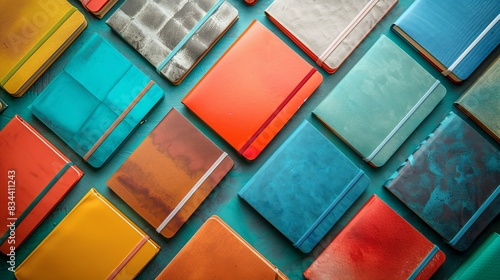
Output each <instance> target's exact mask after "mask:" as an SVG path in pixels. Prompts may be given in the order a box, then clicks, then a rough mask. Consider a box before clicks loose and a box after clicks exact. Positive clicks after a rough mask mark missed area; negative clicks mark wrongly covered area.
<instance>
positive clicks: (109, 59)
mask: <svg viewBox="0 0 500 280" xmlns="http://www.w3.org/2000/svg"><path fill="white" fill-rule="evenodd" d="M161 99H163V91H162V90H161V88H160V87H159V86H157V85H155V84H154V82H153V81H152V80H151V79H150V78H149V77H147V76H146V75H145V74H144V73H142V72H141V71H140V70H139V69H137V68H136V67H135V66H134V65H133V64H132V63H130V61H128V60H127V59H126V58H125V57H123V56H122V55H121V54H120V53H119V52H118V51H117V50H115V49H114V48H113V47H111V46H110V45H109V44H108V43H106V42H105V41H104V40H103V39H102V38H101V37H99V36H98V35H97V34H94V35H93V36H92V37H91V38H90V40H89V41H88V42H87V43H86V44H85V45H84V46H83V47H82V48H81V49H80V50H79V51H78V52H77V53H76V54H75V56H73V59H72V60H71V61H70V62H69V63H68V64H67V65H66V66H65V68H64V70H63V71H62V72H61V73H60V74H59V75H58V76H57V77H56V78H55V79H54V80H52V82H51V83H50V84H49V85H48V86H47V87H46V88H45V89H44V90H43V92H42V93H41V94H40V95H39V96H38V97H37V99H35V101H34V102H33V103H32V104H31V105H30V107H29V108H30V110H31V112H32V113H33V114H34V115H35V116H36V117H37V118H38V119H40V120H41V121H42V122H43V123H44V124H45V125H47V126H48V127H49V128H50V129H51V130H52V131H53V132H54V133H55V134H57V135H58V136H59V137H61V138H62V139H63V140H64V141H65V142H66V144H68V146H70V147H71V148H72V149H73V150H75V152H76V153H77V154H79V155H80V156H81V157H83V158H84V160H85V161H87V162H88V163H89V164H90V165H92V166H93V167H96V168H98V167H101V166H102V165H103V164H104V163H105V162H106V161H107V160H108V159H109V158H110V157H111V155H112V154H113V153H114V152H115V150H116V149H117V148H118V147H119V146H120V145H121V144H122V143H123V142H124V141H125V139H126V138H127V137H128V136H129V135H130V134H131V133H132V131H133V130H134V129H135V128H136V127H137V126H138V125H139V123H140V122H141V121H142V120H143V119H144V117H145V116H146V115H147V114H148V113H149V111H150V110H151V109H152V108H153V107H154V106H155V105H156V104H157V103H158V102H159V101H160V100H161ZM108 133H109V135H108ZM101 142H102V143H101ZM93 149H95V151H93Z"/></svg>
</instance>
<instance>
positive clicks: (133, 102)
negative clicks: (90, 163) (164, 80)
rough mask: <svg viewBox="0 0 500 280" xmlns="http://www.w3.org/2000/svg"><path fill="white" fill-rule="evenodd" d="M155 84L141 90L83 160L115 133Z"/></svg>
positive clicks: (151, 83)
mask: <svg viewBox="0 0 500 280" xmlns="http://www.w3.org/2000/svg"><path fill="white" fill-rule="evenodd" d="M154 84H155V82H153V81H149V83H148V84H147V85H146V86H145V87H144V88H143V89H142V90H141V92H140V93H139V94H138V95H137V96H136V97H135V98H134V100H132V102H130V104H129V105H128V106H127V108H125V110H123V112H122V113H121V114H120V115H119V116H118V118H116V120H115V121H114V122H113V123H112V124H111V125H110V126H109V127H108V129H107V130H106V131H105V132H104V133H103V134H102V135H101V137H100V138H99V139H98V140H97V141H96V142H95V143H94V145H93V146H92V148H90V150H89V151H88V152H87V153H86V154H85V156H83V160H84V161H87V160H88V159H89V158H90V157H91V156H92V154H93V153H94V152H95V151H96V150H97V148H99V146H101V144H102V143H103V142H104V140H106V138H108V136H109V135H110V134H111V132H113V130H114V129H115V128H116V127H117V126H118V124H120V122H121V121H122V120H123V119H124V118H125V117H126V116H127V114H128V113H129V112H130V111H131V110H132V109H133V108H134V106H135V105H136V104H137V103H138V102H139V100H141V98H142V97H143V96H144V95H145V94H146V92H148V90H149V89H150V88H151V87H152V86H153V85H154Z"/></svg>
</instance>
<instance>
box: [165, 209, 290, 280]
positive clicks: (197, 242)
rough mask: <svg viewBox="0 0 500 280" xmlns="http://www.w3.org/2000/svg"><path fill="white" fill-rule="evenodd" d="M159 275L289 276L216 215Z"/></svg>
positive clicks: (191, 277) (195, 276)
mask: <svg viewBox="0 0 500 280" xmlns="http://www.w3.org/2000/svg"><path fill="white" fill-rule="evenodd" d="M156 279H157V280H160V279H165V280H166V279H249V280H250V279H270V280H271V279H281V280H285V279H288V277H286V275H285V274H283V272H281V271H280V270H279V269H278V267H276V266H275V265H274V264H272V263H271V262H269V261H268V260H267V259H266V258H265V257H264V256H263V255H261V254H260V253H259V252H257V250H255V248H253V247H252V246H251V245H250V244H248V242H246V241H245V240H244V239H243V238H241V236H239V235H238V233H236V232H235V231H234V230H233V229H232V228H231V227H229V225H227V224H226V223H225V222H224V221H223V220H221V219H220V218H219V217H217V216H212V217H210V218H209V219H208V220H207V221H206V222H205V223H204V224H203V225H202V226H201V227H200V228H199V229H198V231H197V232H196V233H195V234H194V236H193V237H192V238H191V239H190V240H189V241H188V243H186V245H184V247H183V248H182V249H181V250H180V251H179V253H177V255H176V256H175V257H174V258H173V259H172V261H171V262H170V263H169V264H168V265H167V266H166V267H165V269H164V270H163V271H162V272H161V273H160V274H159V275H158V277H156Z"/></svg>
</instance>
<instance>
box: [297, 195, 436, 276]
mask: <svg viewBox="0 0 500 280" xmlns="http://www.w3.org/2000/svg"><path fill="white" fill-rule="evenodd" d="M445 258H446V256H445V255H444V253H443V252H442V251H441V250H440V249H439V248H438V247H437V246H436V245H434V244H432V243H431V242H430V241H429V240H428V239H427V238H426V237H425V236H423V235H422V234H421V233H420V232H418V231H417V230H416V229H415V228H414V227H413V226H412V225H410V224H409V223H408V222H407V221H405V219H403V217H401V216H400V215H399V214H398V213H396V211H394V210H393V209H392V208H391V207H389V206H388V205H387V204H386V203H385V202H384V201H383V200H381V199H380V198H379V197H377V196H376V195H373V196H372V197H371V198H370V199H369V200H368V201H367V202H366V203H365V205H364V206H363V207H362V208H361V209H360V210H359V211H358V212H357V213H356V214H355V216H354V217H353V218H352V219H351V220H350V221H349V223H347V225H346V226H345V227H344V228H343V229H342V230H341V231H340V233H339V234H338V235H337V236H336V237H335V238H334V239H333V240H332V242H331V243H330V244H329V245H328V246H327V247H326V248H325V250H324V251H323V252H322V253H321V254H320V255H319V256H318V257H317V258H316V259H315V260H314V261H313V263H312V264H311V265H310V266H309V267H308V268H307V269H306V270H305V271H304V277H305V278H306V279H309V280H313V279H387V280H390V279H429V278H430V277H431V276H432V274H434V272H436V270H437V269H438V268H439V267H440V266H441V265H442V264H443V263H444V261H445Z"/></svg>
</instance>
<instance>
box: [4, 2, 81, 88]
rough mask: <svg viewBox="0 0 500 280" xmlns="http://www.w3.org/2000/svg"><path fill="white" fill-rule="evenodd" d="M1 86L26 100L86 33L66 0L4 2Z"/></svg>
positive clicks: (78, 15) (77, 15)
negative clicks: (74, 42) (69, 48)
mask: <svg viewBox="0 0 500 280" xmlns="http://www.w3.org/2000/svg"><path fill="white" fill-rule="evenodd" d="M0 10H1V11H2V16H1V17H0V26H2V28H1V29H0V61H1V62H2V63H0V86H1V87H2V88H3V89H4V90H5V91H7V92H8V93H10V94H11V95H13V96H16V97H19V96H22V95H23V94H24V93H25V92H26V90H28V88H29V87H30V86H31V85H32V84H33V83H34V82H35V81H36V80H37V79H38V77H39V76H40V75H41V74H42V73H43V72H45V70H46V69H47V68H48V67H49V66H50V65H51V64H52V63H53V62H54V61H55V60H56V59H57V58H58V57H59V55H61V53H62V52H64V50H65V49H66V48H67V47H68V46H69V45H70V44H71V43H72V42H73V41H74V40H75V38H76V37H78V35H80V33H81V32H82V31H83V30H84V29H85V27H86V26H87V22H86V20H85V17H84V16H83V15H82V14H81V13H80V12H79V11H78V10H77V9H76V8H75V7H73V6H71V5H70V4H69V3H68V2H67V1H65V0H44V1H39V0H23V1H1V2H0Z"/></svg>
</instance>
